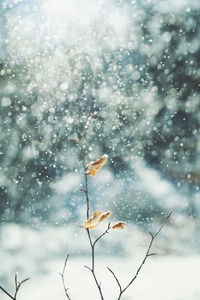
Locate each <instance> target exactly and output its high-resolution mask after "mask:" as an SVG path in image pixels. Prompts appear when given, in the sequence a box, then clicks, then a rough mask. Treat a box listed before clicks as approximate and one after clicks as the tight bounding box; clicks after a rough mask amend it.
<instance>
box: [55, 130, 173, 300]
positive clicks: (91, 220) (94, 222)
mask: <svg viewBox="0 0 200 300" xmlns="http://www.w3.org/2000/svg"><path fill="white" fill-rule="evenodd" d="M84 137H85V135H84ZM82 141H83V140H79V143H80V145H81V157H82V164H83V170H84V179H85V187H84V188H83V189H82V188H80V189H79V191H81V192H83V193H85V197H86V217H87V219H86V221H85V223H84V225H81V226H80V227H82V228H84V229H85V230H86V232H87V236H88V240H89V245H90V247H91V266H90V267H89V266H85V267H86V268H87V269H88V270H89V271H90V272H91V273H92V276H93V279H94V281H95V284H96V286H97V289H98V292H99V296H100V298H101V300H104V295H103V292H102V288H101V284H100V282H99V280H98V278H97V274H96V268H95V246H96V244H97V242H98V241H99V240H100V239H101V238H102V237H104V236H105V235H106V234H107V233H108V232H109V231H110V230H111V229H124V226H125V225H126V223H125V222H121V221H120V222H118V223H116V224H114V225H113V226H111V224H110V223H108V226H107V228H106V230H105V231H104V232H103V233H102V234H101V235H100V236H99V237H98V238H96V239H95V240H94V241H93V239H92V236H91V230H93V229H94V228H96V227H97V226H98V224H99V223H100V222H101V221H104V220H105V219H106V218H107V217H109V216H110V215H111V212H106V213H102V211H95V212H93V215H92V217H90V199H89V193H88V176H96V174H97V173H98V172H99V171H100V169H101V168H102V166H103V165H104V164H105V163H106V161H107V155H104V156H102V157H101V158H100V159H99V160H97V161H96V162H91V163H89V164H88V165H86V161H85V152H84V148H83V145H82ZM171 214H172V212H170V213H169V214H168V215H167V217H166V219H165V220H164V222H163V224H162V225H161V226H160V228H159V229H158V231H157V232H156V233H155V234H154V235H153V234H152V233H151V232H149V235H150V237H151V240H150V243H149V246H148V248H147V251H146V254H145V256H144V259H143V260H142V262H141V264H140V266H139V268H138V269H137V271H136V274H135V275H134V276H133V277H132V279H131V280H130V281H129V282H128V284H127V285H126V286H125V287H122V285H121V283H120V281H119V279H118V277H117V276H116V274H115V273H114V272H113V271H112V270H111V268H109V267H107V268H108V270H109V271H110V273H111V274H112V275H113V277H114V279H115V281H116V283H117V285H118V287H119V294H118V298H117V300H120V299H121V297H122V295H123V294H124V292H125V291H126V290H127V289H128V288H129V287H130V286H131V285H132V284H133V282H134V281H135V279H136V278H137V276H138V274H139V272H140V271H141V269H142V266H143V265H144V264H145V262H146V260H147V258H148V257H150V256H153V255H155V254H156V253H150V250H151V248H152V245H153V242H154V240H155V238H156V237H157V236H158V234H159V233H160V231H161V230H162V229H163V227H164V226H165V224H166V222H167V221H168V219H169V218H170V216H171ZM68 258H69V255H67V258H66V260H65V264H64V268H63V272H62V274H60V275H61V276H62V282H63V286H64V290H65V293H66V297H67V298H68V300H71V297H70V296H69V294H68V288H66V285H65V281H64V273H65V269H66V264H67V261H68Z"/></svg>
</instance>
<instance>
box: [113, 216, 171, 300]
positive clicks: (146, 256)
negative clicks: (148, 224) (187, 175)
mask: <svg viewBox="0 0 200 300" xmlns="http://www.w3.org/2000/svg"><path fill="white" fill-rule="evenodd" d="M171 214H172V212H170V213H169V214H168V215H167V217H166V219H165V221H164V222H163V224H162V225H161V226H160V228H159V229H158V231H157V232H156V233H155V235H153V234H152V233H151V232H149V234H150V237H151V240H150V243H149V246H148V249H147V251H146V254H145V257H144V259H143V261H142V263H141V264H140V266H139V268H138V269H137V272H136V274H135V276H134V277H133V278H132V279H131V280H130V282H129V283H128V284H127V285H126V286H125V287H124V288H122V286H121V284H120V282H119V279H118V278H117V276H116V275H115V273H114V272H113V271H112V270H111V269H110V268H108V270H109V271H110V273H111V274H112V275H113V277H114V279H115V281H116V283H117V285H118V287H119V289H120V292H119V296H118V298H117V300H120V299H121V297H122V294H123V293H124V292H125V291H126V290H127V289H128V288H129V287H130V285H131V284H132V283H133V282H134V281H135V279H136V278H137V276H138V274H139V272H140V271H141V269H142V267H143V265H144V264H145V262H146V260H147V258H148V257H149V256H152V255H155V254H156V253H150V250H151V247H152V245H153V242H154V240H155V238H156V237H157V236H158V234H159V233H160V232H161V230H162V229H163V227H164V226H165V224H166V223H167V221H168V219H169V218H170V216H171Z"/></svg>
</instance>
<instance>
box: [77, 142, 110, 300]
mask: <svg viewBox="0 0 200 300" xmlns="http://www.w3.org/2000/svg"><path fill="white" fill-rule="evenodd" d="M81 156H82V163H83V169H84V178H85V189H84V192H85V195H86V207H87V214H86V215H87V219H89V216H90V200H89V193H88V176H87V174H86V171H87V167H86V163H85V152H84V149H83V146H82V144H81ZM86 231H87V235H88V239H89V243H90V247H91V268H89V267H87V266H86V268H87V269H89V270H90V271H91V273H92V275H93V278H94V281H95V283H96V286H97V288H98V290H99V294H100V297H101V300H104V297H103V293H102V290H101V285H100V283H99V282H98V280H97V276H96V273H95V245H96V243H97V241H98V240H99V239H100V238H101V237H102V236H103V235H104V234H105V233H104V234H103V235H102V236H100V237H99V238H97V239H96V240H95V241H94V242H92V238H91V235H90V229H89V228H86Z"/></svg>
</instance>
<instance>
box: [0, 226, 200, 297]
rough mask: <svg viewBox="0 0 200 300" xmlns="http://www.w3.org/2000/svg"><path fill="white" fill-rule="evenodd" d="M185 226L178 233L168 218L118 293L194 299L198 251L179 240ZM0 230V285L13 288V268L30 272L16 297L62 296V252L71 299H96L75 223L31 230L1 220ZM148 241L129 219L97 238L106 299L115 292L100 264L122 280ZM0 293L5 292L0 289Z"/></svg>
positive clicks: (83, 239)
mask: <svg viewBox="0 0 200 300" xmlns="http://www.w3.org/2000/svg"><path fill="white" fill-rule="evenodd" d="M188 228H189V229H188V230H189V232H188V235H187V230H186V228H185V227H184V228H182V231H183V232H184V234H183V232H182V231H181V230H180V229H179V231H177V229H175V228H172V226H171V225H170V224H168V226H166V227H165V228H164V229H163V232H161V234H160V236H158V239H157V241H156V242H155V245H154V248H153V249H152V250H153V252H157V253H158V255H157V256H152V257H150V258H149V259H148V260H147V262H146V263H145V265H144V266H143V269H142V271H141V273H140V274H139V276H138V278H137V279H136V281H135V284H134V285H133V286H131V287H130V288H129V289H128V290H127V292H126V293H125V294H124V297H123V298H122V299H124V300H135V299H136V300H146V299H150V300H199V299H200V285H199V278H200V256H199V255H198V250H197V248H196V249H195V250H194V252H192V251H191V245H190V248H188V245H187V243H186V242H185V246H184V241H186V237H187V238H188V237H189V233H190V227H189V226H188ZM98 230H99V231H101V230H102V228H101V227H100V228H99V229H98ZM172 232H174V236H173V235H172ZM0 233H1V247H0V258H1V270H0V285H2V286H3V287H4V288H6V289H7V290H8V291H9V292H10V293H13V291H14V274H15V272H18V274H19V279H21V280H22V279H24V278H27V277H30V280H29V281H28V282H26V283H24V285H23V287H22V288H21V289H20V292H19V297H18V300H27V299H28V300H55V299H59V300H62V299H63V300H64V299H66V296H65V294H64V290H63V287H62V283H61V277H60V275H59V272H61V271H62V268H63V263H64V259H65V257H66V254H68V253H69V254H70V258H69V261H68V264H67V270H66V274H65V275H66V283H67V286H68V287H69V288H70V290H69V291H70V294H71V297H72V299H73V300H83V299H87V300H98V299H99V295H98V291H97V288H96V286H95V284H94V282H93V278H92V277H91V274H90V271H89V270H88V269H86V268H85V267H84V266H85V265H88V266H89V265H90V257H89V256H88V255H86V254H89V248H88V241H87V236H86V235H85V231H84V230H81V228H80V227H78V226H72V225H69V226H66V227H64V228H62V227H61V228H55V227H50V226H46V227H43V228H42V227H41V229H40V230H36V229H31V228H29V227H22V226H19V225H14V224H10V225H8V224H7V225H4V226H1V231H0ZM175 233H177V234H176V235H175ZM93 234H95V232H94V233H93ZM181 234H182V235H181ZM181 239H182V242H181ZM148 243H149V236H148V234H147V233H145V232H143V231H142V230H139V228H138V226H136V225H132V224H128V226H127V228H126V230H123V231H115V232H112V233H110V234H109V235H107V236H106V237H104V238H103V239H102V241H101V243H99V246H98V247H97V256H96V267H97V275H98V279H99V280H100V281H101V285H102V289H103V292H104V294H105V299H106V300H114V299H117V293H118V287H117V285H116V283H115V281H114V278H113V277H112V275H111V274H110V273H109V272H108V270H107V268H106V267H107V266H108V267H110V268H111V269H112V270H113V271H114V272H115V273H116V275H117V276H118V278H119V279H120V281H121V283H122V286H123V285H125V284H126V283H127V282H128V281H129V280H130V279H131V276H132V275H134V274H135V272H136V271H137V268H138V266H139V265H140V263H141V261H142V259H143V257H144V254H145V251H146V249H147V247H148ZM196 244H197V243H195V242H194V245H196ZM181 249H182V251H181ZM186 253H187V255H186ZM179 254H180V255H179ZM0 299H1V300H6V299H8V297H7V296H6V295H4V294H3V292H2V291H0Z"/></svg>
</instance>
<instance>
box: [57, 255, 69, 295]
mask: <svg viewBox="0 0 200 300" xmlns="http://www.w3.org/2000/svg"><path fill="white" fill-rule="evenodd" d="M68 259H69V255H67V257H66V259H65V263H64V266H63V271H62V273H59V274H60V276H61V278H62V283H63V287H64V290H65V294H66V296H67V298H68V299H69V300H71V297H70V296H69V294H68V288H67V287H66V285H65V278H64V275H65V269H66V266H67V261H68Z"/></svg>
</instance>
